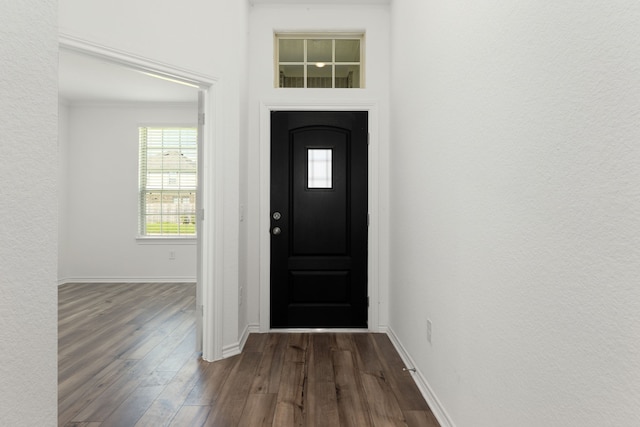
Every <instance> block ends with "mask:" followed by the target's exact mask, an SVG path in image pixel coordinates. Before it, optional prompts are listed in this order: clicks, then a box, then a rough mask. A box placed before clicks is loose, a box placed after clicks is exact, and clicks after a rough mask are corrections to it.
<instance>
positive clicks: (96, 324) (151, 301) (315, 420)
mask: <svg viewBox="0 0 640 427" xmlns="http://www.w3.org/2000/svg"><path fill="white" fill-rule="evenodd" d="M194 309H195V286H194V285H192V284H179V283H175V284H158V283H148V284H66V285H63V286H60V288H59V321H58V322H59V327H58V329H59V344H58V355H59V362H58V365H59V376H58V381H59V395H58V408H59V415H58V422H59V425H60V426H87V427H89V426H92V427H98V426H101V427H105V426H118V427H126V426H154V427H156V426H189V427H192V426H202V425H206V426H222V427H226V426H251V427H253V426H278V427H280V426H283V427H287V426H323V427H324V426H358V427H360V426H405V425H408V426H425V427H426V426H438V423H437V421H436V419H435V417H434V416H433V414H432V413H431V411H430V410H429V407H428V406H427V404H426V403H425V401H424V399H423V398H422V396H421V395H420V393H419V391H418V389H417V387H416V385H415V383H414V382H413V380H412V378H411V376H410V374H409V373H408V372H404V371H403V370H402V368H403V363H402V360H401V359H400V357H399V355H398V354H397V352H396V351H395V349H394V348H393V345H392V344H391V342H390V341H389V339H388V338H387V337H386V335H383V334H370V333H362V334H346V333H331V334H325V333H317V334H297V333H296V334H276V333H274V334H251V335H250V337H249V339H248V341H247V344H246V345H245V348H244V350H243V352H242V354H241V355H238V356H234V357H231V358H228V359H225V360H221V361H218V362H214V363H208V362H205V361H202V360H201V359H199V357H198V354H197V353H195V352H194V348H195V322H194Z"/></svg>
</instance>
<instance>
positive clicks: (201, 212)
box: [200, 209, 204, 221]
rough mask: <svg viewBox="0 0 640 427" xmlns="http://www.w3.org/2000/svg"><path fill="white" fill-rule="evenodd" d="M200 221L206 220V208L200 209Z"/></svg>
mask: <svg viewBox="0 0 640 427" xmlns="http://www.w3.org/2000/svg"><path fill="white" fill-rule="evenodd" d="M200 221H204V209H200Z"/></svg>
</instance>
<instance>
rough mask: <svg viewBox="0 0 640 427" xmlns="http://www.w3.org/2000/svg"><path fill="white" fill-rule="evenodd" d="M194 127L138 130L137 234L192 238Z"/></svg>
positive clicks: (195, 153)
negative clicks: (138, 208) (138, 183)
mask: <svg viewBox="0 0 640 427" xmlns="http://www.w3.org/2000/svg"><path fill="white" fill-rule="evenodd" d="M197 136H198V135H197V129H196V128H182V127H175V128H173V127H172V128H152V127H142V128H140V233H141V234H142V235H146V236H176V235H195V233H196V228H195V223H196V188H197V171H198V161H197V159H198V152H197V149H198V141H197Z"/></svg>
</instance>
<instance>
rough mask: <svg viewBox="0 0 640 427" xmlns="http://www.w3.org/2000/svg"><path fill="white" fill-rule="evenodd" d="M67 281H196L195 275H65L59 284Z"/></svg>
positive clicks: (59, 280)
mask: <svg viewBox="0 0 640 427" xmlns="http://www.w3.org/2000/svg"><path fill="white" fill-rule="evenodd" d="M66 283H196V278H195V276H180V277H113V276H104V277H100V276H93V277H65V278H62V279H58V286H60V285H64V284H66Z"/></svg>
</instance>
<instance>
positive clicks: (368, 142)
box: [367, 133, 371, 145]
mask: <svg viewBox="0 0 640 427" xmlns="http://www.w3.org/2000/svg"><path fill="white" fill-rule="evenodd" d="M369 144H371V134H370V133H367V145H369Z"/></svg>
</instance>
